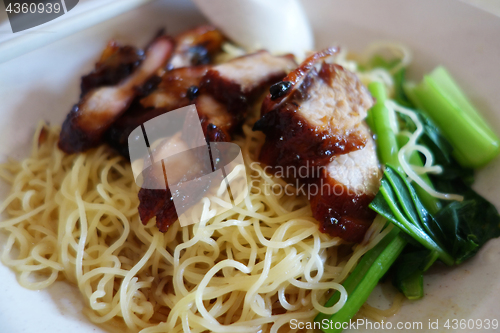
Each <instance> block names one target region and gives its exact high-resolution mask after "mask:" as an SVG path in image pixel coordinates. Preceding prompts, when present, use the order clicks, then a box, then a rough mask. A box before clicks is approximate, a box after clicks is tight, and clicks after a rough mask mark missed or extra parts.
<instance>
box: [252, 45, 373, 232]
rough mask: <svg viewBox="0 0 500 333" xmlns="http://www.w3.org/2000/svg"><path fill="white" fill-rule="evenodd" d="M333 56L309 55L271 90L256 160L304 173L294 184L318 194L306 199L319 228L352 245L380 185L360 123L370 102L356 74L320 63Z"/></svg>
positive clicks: (331, 52) (258, 127)
mask: <svg viewBox="0 0 500 333" xmlns="http://www.w3.org/2000/svg"><path fill="white" fill-rule="evenodd" d="M336 52H337V50H336V49H334V48H330V49H326V50H324V51H322V52H318V53H316V54H313V55H311V56H310V57H308V58H307V59H306V60H305V61H304V63H302V64H301V65H300V66H299V67H298V68H297V69H296V70H295V71H293V72H291V73H290V74H288V75H287V77H285V78H284V79H283V81H282V82H280V83H279V84H277V85H276V86H273V87H272V88H271V94H270V95H268V96H267V97H266V99H265V100H264V103H263V105H262V110H261V112H262V117H261V119H260V120H259V121H257V123H256V124H255V126H254V130H260V131H262V132H264V133H265V134H266V140H265V143H264V145H263V147H262V149H261V152H260V157H259V158H260V161H261V162H263V163H265V164H268V165H270V166H272V167H275V168H277V167H297V168H298V167H304V166H305V167H307V168H308V169H309V170H310V172H308V173H307V175H305V176H304V177H303V178H302V179H299V181H300V182H302V183H304V184H308V185H311V184H314V185H316V187H315V189H318V191H314V192H315V193H309V197H310V200H311V205H312V209H313V212H314V216H315V218H316V219H317V220H318V221H319V222H320V229H321V230H322V231H323V232H328V233H329V234H331V235H332V236H339V237H341V238H343V239H345V240H347V241H354V242H358V241H360V240H361V239H362V238H363V236H364V233H365V232H366V229H367V227H368V226H369V225H370V223H371V220H373V213H372V212H371V211H370V210H369V208H368V204H369V203H370V202H371V200H372V199H373V197H374V195H375V193H376V190H377V189H378V184H379V180H380V174H379V168H378V162H377V157H376V153H375V149H374V141H373V138H372V136H371V133H370V130H369V129H368V127H367V126H366V124H365V123H364V121H363V120H364V118H365V117H366V115H367V110H368V109H369V108H370V107H371V106H372V104H373V99H372V97H371V96H370V94H369V92H368V90H367V89H366V88H365V87H364V86H363V85H362V84H361V82H360V81H359V80H358V78H357V77H356V75H355V74H354V73H351V72H349V71H347V70H346V69H344V68H343V67H342V66H340V65H337V64H333V63H329V62H327V61H326V60H329V58H331V57H332V56H333V55H335V53H336ZM316 169H319V170H322V171H323V172H322V173H321V175H320V177H318V176H317V174H318V172H317V170H316Z"/></svg>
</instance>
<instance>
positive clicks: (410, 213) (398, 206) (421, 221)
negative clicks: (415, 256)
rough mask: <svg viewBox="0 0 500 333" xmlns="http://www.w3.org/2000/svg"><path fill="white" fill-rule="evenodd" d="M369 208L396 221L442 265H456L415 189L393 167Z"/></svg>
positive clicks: (388, 166)
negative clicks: (434, 254) (439, 260)
mask: <svg viewBox="0 0 500 333" xmlns="http://www.w3.org/2000/svg"><path fill="white" fill-rule="evenodd" d="M370 208H371V209H373V210H374V211H376V212H377V213H379V214H380V215H382V216H384V217H385V218H387V219H388V220H390V221H391V222H393V223H394V224H395V225H397V226H398V227H399V228H400V229H401V230H403V231H404V232H406V233H407V234H408V235H410V236H411V237H412V238H413V239H415V240H416V241H418V242H419V243H420V244H421V245H422V246H424V247H425V248H427V249H429V250H431V251H436V252H437V253H438V254H439V258H440V259H441V260H442V261H443V262H445V263H446V264H448V265H453V263H454V260H453V258H452V257H451V255H450V254H449V253H448V252H447V251H446V249H445V248H444V247H443V245H442V242H441V240H440V239H439V236H438V235H439V234H442V232H440V230H439V225H437V224H436V222H435V220H434V218H433V217H432V215H430V214H429V212H428V211H427V210H426V209H425V208H424V206H423V204H422V203H421V202H420V200H419V199H418V197H417V194H416V192H415V189H414V188H413V187H412V186H411V185H410V184H409V183H408V181H407V180H406V178H405V177H403V176H402V175H401V174H400V173H399V172H398V171H397V170H396V169H394V168H393V167H392V166H390V165H386V169H385V171H384V177H383V178H382V182H381V186H380V191H379V193H378V194H377V195H376V196H375V199H374V200H373V201H372V203H371V204H370Z"/></svg>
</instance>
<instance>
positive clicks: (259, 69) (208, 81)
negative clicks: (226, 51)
mask: <svg viewBox="0 0 500 333" xmlns="http://www.w3.org/2000/svg"><path fill="white" fill-rule="evenodd" d="M295 67H297V64H296V63H295V60H294V59H293V56H292V55H286V56H281V57H276V56H273V55H271V54H270V53H269V52H267V51H258V52H255V53H252V54H249V55H244V56H241V57H238V58H235V59H232V60H229V61H228V62H226V63H223V64H220V65H217V66H214V67H213V68H212V69H210V70H209V71H208V72H207V74H206V75H205V77H204V78H203V81H202V83H201V85H202V87H203V88H204V89H205V90H206V91H207V92H208V93H210V94H211V95H213V96H214V97H215V98H216V99H218V100H219V101H221V102H223V103H226V104H228V105H230V106H233V107H234V108H238V107H240V106H241V105H244V104H245V103H248V102H253V101H254V100H255V98H256V97H257V96H259V95H261V94H262V93H263V92H264V90H265V89H266V88H267V87H268V86H269V85H270V84H272V83H275V82H277V81H279V80H281V79H283V77H284V76H285V75H286V74H287V73H288V72H290V71H291V70H292V69H295Z"/></svg>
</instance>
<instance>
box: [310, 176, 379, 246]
mask: <svg viewBox="0 0 500 333" xmlns="http://www.w3.org/2000/svg"><path fill="white" fill-rule="evenodd" d="M318 184H322V185H323V186H324V187H323V192H322V193H321V194H320V195H315V196H312V198H311V200H310V202H311V209H312V211H313V216H314V218H315V219H316V220H318V221H319V223H320V230H321V232H324V233H327V234H329V235H331V236H333V237H340V238H342V239H344V240H346V241H348V242H354V243H360V242H361V241H362V240H363V237H364V235H365V233H366V231H367V230H368V228H369V227H370V225H371V222H372V221H373V219H374V218H375V216H376V213H375V212H374V211H373V210H371V209H370V208H368V205H369V204H370V203H371V202H372V200H373V198H374V197H375V196H374V195H373V194H366V193H356V192H355V191H352V190H351V189H350V188H348V187H347V186H345V185H344V184H341V183H339V182H337V181H336V180H335V179H332V178H330V177H328V176H326V175H324V176H323V177H322V179H321V180H320V181H318ZM327 186H328V187H327Z"/></svg>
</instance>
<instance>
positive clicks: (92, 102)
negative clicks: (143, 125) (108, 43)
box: [59, 36, 174, 154]
mask: <svg viewBox="0 0 500 333" xmlns="http://www.w3.org/2000/svg"><path fill="white" fill-rule="evenodd" d="M173 47H174V44H173V41H172V40H171V39H170V38H169V37H166V36H160V37H158V38H156V39H155V40H154V41H153V42H152V43H151V44H150V45H149V47H148V49H147V50H146V53H145V56H144V60H143V61H142V62H141V64H140V65H139V66H138V67H137V68H136V69H135V70H134V71H133V72H132V74H130V75H129V76H128V77H126V78H125V79H124V80H122V81H121V82H120V83H118V84H116V85H114V86H102V87H99V88H96V89H93V90H91V91H89V92H88V93H86V94H85V95H84V96H83V97H82V98H81V100H80V102H79V103H78V104H76V105H75V106H74V107H73V109H72V110H71V111H70V113H69V114H68V116H67V117H66V120H65V121H64V123H63V125H62V130H61V134H60V136H59V148H60V149H61V150H63V151H64V152H66V153H69V154H71V153H76V152H81V151H85V150H86V149H89V148H92V147H95V146H97V145H99V144H101V142H102V137H103V134H104V132H105V131H106V130H107V129H108V128H109V127H110V126H111V124H112V123H113V122H114V121H115V120H116V119H118V118H119V117H120V115H121V114H122V113H123V112H125V110H127V108H128V107H129V106H130V104H131V103H132V101H133V99H134V97H135V96H136V95H137V93H138V90H137V88H138V87H141V86H142V85H144V83H146V82H147V81H148V80H149V79H150V78H151V77H152V76H153V75H155V73H156V72H157V71H158V70H159V69H160V68H162V67H163V66H164V65H165V64H166V63H167V61H168V59H169V58H170V56H171V54H172V50H173Z"/></svg>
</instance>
